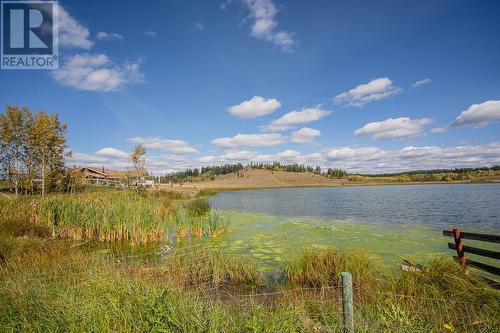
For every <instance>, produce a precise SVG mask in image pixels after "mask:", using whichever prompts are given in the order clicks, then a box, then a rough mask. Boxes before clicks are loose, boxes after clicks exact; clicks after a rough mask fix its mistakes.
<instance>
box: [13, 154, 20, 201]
mask: <svg viewBox="0 0 500 333" xmlns="http://www.w3.org/2000/svg"><path fill="white" fill-rule="evenodd" d="M15 165H16V167H15V173H16V174H15V177H14V189H15V192H16V196H17V195H18V194H19V159H18V158H17V157H16V163H15Z"/></svg>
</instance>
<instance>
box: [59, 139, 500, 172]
mask: <svg viewBox="0 0 500 333" xmlns="http://www.w3.org/2000/svg"><path fill="white" fill-rule="evenodd" d="M117 152H118V153H117ZM274 161H278V162H281V163H302V164H306V165H311V166H316V165H319V166H321V167H322V168H328V167H334V168H342V169H346V170H348V171H349V172H362V173H383V172H401V171H407V170H418V169H420V170H422V169H436V168H458V167H479V166H492V165H499V164H500V142H493V143H490V144H484V145H466V146H457V147H436V146H423V147H413V146H408V147H404V148H402V149H392V150H390V149H387V150H385V149H381V148H378V147H340V148H331V149H328V150H325V151H321V152H315V153H311V154H304V153H302V152H300V151H296V150H290V149H289V150H285V151H282V152H278V153H276V154H261V153H259V152H255V151H248V150H234V149H232V150H230V151H226V152H225V153H224V154H221V155H205V156H200V157H197V158H194V159H188V158H187V157H186V156H181V155H160V156H151V151H149V150H148V151H147V159H146V168H147V170H148V171H150V172H152V173H153V174H155V175H160V174H165V173H167V172H172V171H180V170H185V169H186V168H195V167H197V168H199V167H201V166H203V165H214V164H215V165H221V164H226V163H238V162H241V163H243V164H247V163H250V162H262V163H271V162H274ZM67 164H68V165H69V166H73V165H87V166H93V167H99V168H100V167H106V168H111V169H116V170H127V169H130V168H131V164H130V161H129V159H128V156H126V154H125V153H124V152H121V153H120V151H119V150H117V149H116V150H115V149H114V148H103V149H101V150H99V151H98V152H97V153H95V154H84V153H78V152H74V153H73V155H72V156H71V158H69V159H68V162H67Z"/></svg>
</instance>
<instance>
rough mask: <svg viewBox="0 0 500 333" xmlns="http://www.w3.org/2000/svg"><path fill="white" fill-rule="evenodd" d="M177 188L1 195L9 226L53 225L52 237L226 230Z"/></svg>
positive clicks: (147, 237) (140, 239) (138, 239)
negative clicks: (183, 195)
mask: <svg viewBox="0 0 500 333" xmlns="http://www.w3.org/2000/svg"><path fill="white" fill-rule="evenodd" d="M179 199H183V197H182V196H180V195H179V194H176V193H173V192H144V193H137V192H134V191H132V190H114V189H92V190H88V191H85V192H82V193H77V194H71V195H66V194H51V195H48V196H45V197H37V196H28V197H19V198H15V199H13V200H9V199H7V198H5V197H3V198H0V208H1V210H0V212H1V216H0V223H5V224H7V225H6V226H5V228H10V227H11V226H12V225H19V224H22V223H24V222H29V223H32V224H35V225H37V226H47V227H48V228H49V229H50V233H51V237H56V238H57V237H59V238H61V237H63V238H70V239H73V240H93V239H96V240H99V241H115V240H128V241H131V242H132V243H135V244H137V243H146V242H152V241H165V240H176V239H180V238H184V237H187V236H198V237H201V236H205V237H209V236H216V235H218V234H220V233H222V232H224V230H225V223H224V221H223V220H222V219H221V217H220V216H219V215H217V214H216V213H212V212H211V211H210V206H209V204H208V201H207V200H206V199H203V198H195V199H189V200H182V201H181V200H179Z"/></svg>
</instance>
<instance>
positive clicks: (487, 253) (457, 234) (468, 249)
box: [443, 228, 500, 276]
mask: <svg viewBox="0 0 500 333" xmlns="http://www.w3.org/2000/svg"><path fill="white" fill-rule="evenodd" d="M443 236H448V237H453V239H454V240H455V243H448V248H450V249H453V250H456V251H457V256H456V257H454V258H455V259H456V260H458V261H459V262H460V264H461V265H462V266H463V267H466V266H470V267H474V268H478V269H481V270H483V271H486V272H488V273H491V274H494V275H497V276H500V268H499V267H496V266H493V265H489V264H485V263H481V262H478V261H476V260H472V259H468V258H466V257H465V253H470V254H476V255H478V256H482V257H488V258H493V259H497V260H500V252H498V251H492V250H487V249H481V248H478V247H473V246H467V245H463V243H462V239H470V240H477V241H483V242H490V243H497V244H500V236H498V235H487V234H478V233H472V232H461V231H460V229H458V228H457V229H453V230H451V231H450V230H443Z"/></svg>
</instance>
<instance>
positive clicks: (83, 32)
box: [55, 2, 94, 50]
mask: <svg viewBox="0 0 500 333" xmlns="http://www.w3.org/2000/svg"><path fill="white" fill-rule="evenodd" d="M56 4H57V6H58V7H57V13H58V24H57V25H56V27H55V28H56V31H59V39H58V40H59V45H60V46H63V47H67V48H80V49H85V50H90V49H91V48H92V45H93V44H94V42H92V41H91V40H90V39H89V36H90V32H89V29H88V28H87V27H85V26H83V25H82V24H80V23H79V22H78V21H77V20H76V19H75V18H74V17H73V16H71V15H70V14H69V13H68V12H67V11H66V10H65V9H64V8H63V7H62V6H61V5H60V4H59V3H58V2H56Z"/></svg>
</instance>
